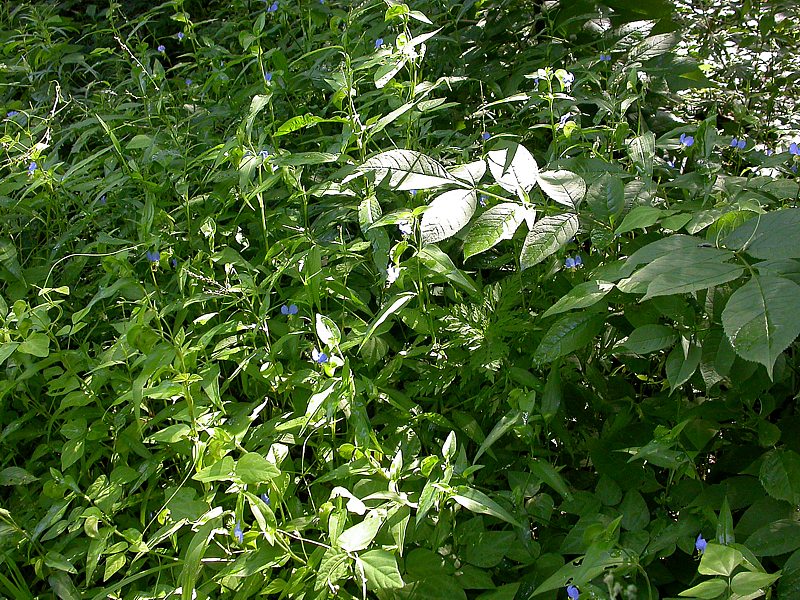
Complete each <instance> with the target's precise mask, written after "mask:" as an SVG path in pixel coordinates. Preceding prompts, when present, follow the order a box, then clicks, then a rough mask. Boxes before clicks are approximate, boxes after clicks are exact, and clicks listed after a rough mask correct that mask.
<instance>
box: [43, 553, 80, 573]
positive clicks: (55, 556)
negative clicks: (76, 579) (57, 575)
mask: <svg viewBox="0 0 800 600" xmlns="http://www.w3.org/2000/svg"><path fill="white" fill-rule="evenodd" d="M44 564H46V565H47V566H48V567H50V568H52V569H58V570H59V571H64V572H66V573H72V574H73V575H77V574H78V569H76V568H75V567H74V566H72V563H71V562H69V560H67V557H66V556H64V555H63V554H59V553H58V552H55V551H54V550H51V551H49V552H48V553H47V554H46V555H45V557H44Z"/></svg>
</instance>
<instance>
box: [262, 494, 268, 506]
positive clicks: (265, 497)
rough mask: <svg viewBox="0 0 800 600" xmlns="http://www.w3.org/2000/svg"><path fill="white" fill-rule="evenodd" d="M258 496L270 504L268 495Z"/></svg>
mask: <svg viewBox="0 0 800 600" xmlns="http://www.w3.org/2000/svg"><path fill="white" fill-rule="evenodd" d="M259 498H261V499H262V500H263V501H264V504H266V505H267V506H269V504H270V500H269V496H267V495H266V494H261V495H260V496H259Z"/></svg>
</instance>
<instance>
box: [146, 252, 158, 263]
mask: <svg viewBox="0 0 800 600" xmlns="http://www.w3.org/2000/svg"><path fill="white" fill-rule="evenodd" d="M145 256H147V260H149V261H150V262H151V263H157V262H158V261H160V260H161V253H160V252H159V251H158V250H154V251H150V250H148V251H147V252H146V253H145Z"/></svg>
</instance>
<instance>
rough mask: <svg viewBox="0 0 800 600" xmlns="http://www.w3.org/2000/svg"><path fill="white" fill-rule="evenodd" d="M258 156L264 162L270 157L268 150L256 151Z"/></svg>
mask: <svg viewBox="0 0 800 600" xmlns="http://www.w3.org/2000/svg"><path fill="white" fill-rule="evenodd" d="M258 155H259V156H260V157H261V158H262V159H264V160H267V159H268V158H269V156H270V155H269V150H259V151H258Z"/></svg>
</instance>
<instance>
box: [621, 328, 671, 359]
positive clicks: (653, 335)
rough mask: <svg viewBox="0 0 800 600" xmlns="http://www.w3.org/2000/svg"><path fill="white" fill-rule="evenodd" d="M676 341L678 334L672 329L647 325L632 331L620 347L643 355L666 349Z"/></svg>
mask: <svg viewBox="0 0 800 600" xmlns="http://www.w3.org/2000/svg"><path fill="white" fill-rule="evenodd" d="M677 339H678V334H677V333H676V332H675V330H674V329H673V328H672V327H667V326H666V325H657V324H649V325H642V326H641V327H637V328H636V329H634V330H633V331H632V332H631V334H630V335H629V336H628V339H626V340H625V342H624V343H622V344H621V345H620V347H621V348H624V349H625V350H627V351H628V352H633V353H634V354H642V355H644V354H651V353H652V352H656V351H658V350H663V349H664V348H668V347H670V346H672V344H674V343H675V342H676V341H677Z"/></svg>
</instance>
